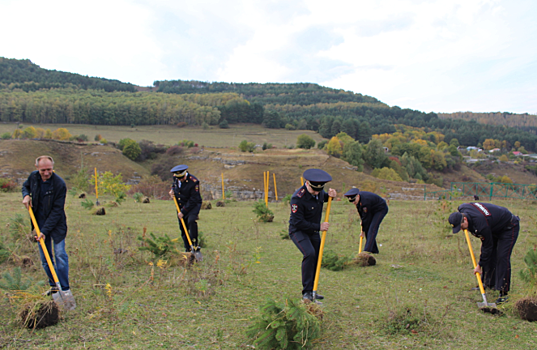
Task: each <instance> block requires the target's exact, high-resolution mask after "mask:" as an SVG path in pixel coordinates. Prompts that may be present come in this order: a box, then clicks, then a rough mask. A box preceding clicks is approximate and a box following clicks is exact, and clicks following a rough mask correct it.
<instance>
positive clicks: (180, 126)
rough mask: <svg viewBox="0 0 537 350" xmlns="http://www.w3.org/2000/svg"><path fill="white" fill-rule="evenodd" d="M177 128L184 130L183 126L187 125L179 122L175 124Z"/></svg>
mask: <svg viewBox="0 0 537 350" xmlns="http://www.w3.org/2000/svg"><path fill="white" fill-rule="evenodd" d="M176 125H177V127H178V128H184V127H185V126H187V123H186V122H179V123H177V124H176Z"/></svg>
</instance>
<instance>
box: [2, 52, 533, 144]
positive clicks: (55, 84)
mask: <svg viewBox="0 0 537 350" xmlns="http://www.w3.org/2000/svg"><path fill="white" fill-rule="evenodd" d="M0 63H1V64H3V66H2V67H1V68H0V71H1V72H2V76H1V77H0V84H1V85H0V121H4V122H23V123H81V124H99V125H129V126H132V125H170V124H178V123H181V124H185V125H196V126H201V125H215V126H216V125H223V124H235V123H244V122H249V123H256V124H262V125H263V126H265V127H267V128H270V129H280V128H289V129H299V130H312V131H315V132H318V133H319V134H320V135H321V136H322V137H324V138H331V137H333V136H335V135H336V134H338V133H340V132H345V133H347V134H348V135H350V136H351V137H352V138H354V139H355V140H358V141H360V142H361V143H364V144H365V143H368V142H369V140H371V137H372V135H374V134H384V133H393V132H395V126H394V125H397V124H401V125H406V126H411V127H417V128H422V129H424V130H426V131H435V132H439V133H442V134H443V135H445V139H446V140H447V141H449V140H452V139H457V140H458V142H459V143H460V144H461V145H466V146H476V145H478V144H480V143H481V144H482V143H483V142H484V141H485V140H486V139H497V140H500V141H504V140H505V141H506V143H507V144H508V145H510V146H512V145H514V144H515V143H516V142H517V141H518V142H520V143H521V145H522V146H524V147H525V149H526V150H528V151H530V152H533V151H537V135H535V134H532V133H529V132H527V131H523V130H520V129H516V128H511V127H504V126H500V125H487V124H480V123H477V122H476V121H475V120H470V121H466V120H462V119H447V118H446V119H441V118H439V117H438V115H436V114H435V113H424V112H421V111H418V110H412V109H401V108H399V107H397V106H392V107H390V106H388V105H386V104H384V103H382V102H381V101H379V100H377V99H376V98H374V97H370V96H367V95H363V94H359V93H353V92H349V91H344V90H337V89H331V88H327V87H323V86H320V85H317V84H310V83H297V84H278V83H271V84H256V83H251V84H233V83H207V82H200V81H181V80H172V81H156V82H155V87H154V88H153V89H144V90H152V91H155V90H156V91H160V92H147V91H142V92H138V91H136V90H137V89H136V88H135V87H134V86H132V85H130V84H123V83H121V82H118V81H114V80H108V79H100V78H88V77H84V76H81V75H78V74H72V73H65V72H58V71H49V70H43V69H41V68H39V67H38V66H37V65H35V64H33V63H32V62H31V61H29V60H10V59H5V58H2V59H1V61H0Z"/></svg>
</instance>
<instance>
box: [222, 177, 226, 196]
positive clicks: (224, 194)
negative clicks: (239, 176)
mask: <svg viewBox="0 0 537 350" xmlns="http://www.w3.org/2000/svg"><path fill="white" fill-rule="evenodd" d="M222 199H226V192H225V191H224V173H222Z"/></svg>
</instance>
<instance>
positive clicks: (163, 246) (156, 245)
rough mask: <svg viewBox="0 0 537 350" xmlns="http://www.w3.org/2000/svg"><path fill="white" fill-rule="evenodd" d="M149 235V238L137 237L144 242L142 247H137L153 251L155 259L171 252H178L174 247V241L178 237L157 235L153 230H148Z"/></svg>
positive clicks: (175, 241)
mask: <svg viewBox="0 0 537 350" xmlns="http://www.w3.org/2000/svg"><path fill="white" fill-rule="evenodd" d="M149 235H150V236H151V238H148V237H146V238H144V237H141V236H140V237H138V240H140V241H142V242H144V243H145V245H144V246H143V247H139V248H138V249H139V250H142V251H144V250H145V251H148V252H151V253H153V255H154V259H155V260H157V259H160V258H163V257H165V256H167V255H169V254H171V253H174V252H176V253H178V252H179V250H177V248H176V243H177V241H178V240H179V238H174V239H171V238H170V237H169V236H168V235H167V234H164V237H157V236H155V234H154V233H153V232H150V233H149Z"/></svg>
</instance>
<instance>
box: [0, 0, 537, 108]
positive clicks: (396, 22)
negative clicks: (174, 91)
mask: <svg viewBox="0 0 537 350" xmlns="http://www.w3.org/2000/svg"><path fill="white" fill-rule="evenodd" d="M536 9H537V4H535V3H534V1H532V0H512V1H507V0H381V1H365V0H333V1H330V2H326V1H321V0H304V1H292V0H287V1H284V0H273V1H270V0H265V1H261V0H230V1H226V2H222V1H218V0H200V1H184V0H183V1H171V0H153V1H149V0H112V1H110V0H109V1H103V0H96V1H93V2H86V3H81V2H72V1H64V0H51V1H49V2H43V1H37V0H28V1H6V0H4V1H2V2H0V30H1V31H2V33H9V35H2V36H1V37H0V56H4V57H11V58H29V59H31V60H32V61H33V62H35V63H37V64H39V65H40V66H42V67H43V68H49V69H57V70H64V71H71V72H76V73H80V74H87V75H91V76H100V77H106V78H110V79H119V80H122V81H127V82H132V83H136V84H139V85H151V84H152V82H153V81H154V80H164V79H168V80H169V79H197V80H205V81H229V82H261V83H262V82H314V83H319V84H322V85H326V86H330V87H334V88H342V89H346V90H351V91H355V92H359V93H362V94H367V95H371V96H374V97H376V98H378V99H380V100H381V101H383V102H386V103H388V104H390V105H400V106H401V107H404V108H414V109H420V110H424V111H437V112H443V111H458V110H475V111H489V110H493V111H495V110H502V111H503V110H505V111H512V112H534V113H535V112H537V105H536V104H537V102H535V98H534V97H533V96H535V90H536V87H535V86H536V85H535V84H536V83H535V81H537V70H536V69H535V68H536V67H535V66H536V61H537V59H536V57H537V45H536V42H535V41H536V40H537V28H536V26H535V25H534V18H533V17H534V15H535V13H536Z"/></svg>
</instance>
